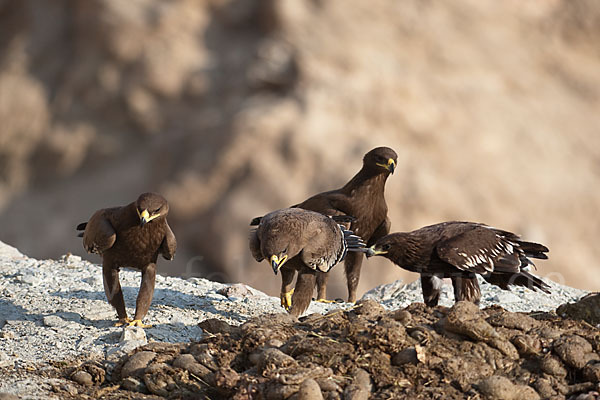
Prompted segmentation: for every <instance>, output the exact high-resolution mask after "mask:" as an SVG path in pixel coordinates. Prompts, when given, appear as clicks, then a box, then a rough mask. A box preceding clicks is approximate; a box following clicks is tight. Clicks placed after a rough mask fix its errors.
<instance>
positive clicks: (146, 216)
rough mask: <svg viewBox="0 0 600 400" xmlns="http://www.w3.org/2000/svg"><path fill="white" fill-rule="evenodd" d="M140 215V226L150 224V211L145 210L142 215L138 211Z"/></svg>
mask: <svg viewBox="0 0 600 400" xmlns="http://www.w3.org/2000/svg"><path fill="white" fill-rule="evenodd" d="M138 215H139V216H140V226H144V225H146V224H147V223H148V222H150V214H148V210H144V211H142V212H141V213H140V212H139V211H138Z"/></svg>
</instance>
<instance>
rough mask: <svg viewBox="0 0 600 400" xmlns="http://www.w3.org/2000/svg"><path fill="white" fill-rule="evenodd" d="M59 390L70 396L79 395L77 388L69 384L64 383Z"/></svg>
mask: <svg viewBox="0 0 600 400" xmlns="http://www.w3.org/2000/svg"><path fill="white" fill-rule="evenodd" d="M61 389H62V390H64V391H65V392H67V393H69V394H70V395H71V396H75V395H77V394H78V393H79V391H78V390H77V388H76V387H75V386H74V385H71V384H70V383H65V384H64V385H62V386H61Z"/></svg>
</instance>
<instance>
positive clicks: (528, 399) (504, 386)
mask: <svg viewBox="0 0 600 400" xmlns="http://www.w3.org/2000/svg"><path fill="white" fill-rule="evenodd" d="M477 387H478V388H479V391H481V393H483V394H484V395H486V396H487V397H488V398H490V399H497V400H538V399H539V398H540V396H539V395H538V394H537V392H536V391H535V390H533V388H531V387H529V386H525V385H515V384H513V383H512V382H511V381H510V379H508V378H506V377H504V376H499V375H492V376H490V377H487V378H485V379H483V380H482V381H481V382H479V383H478V384H477Z"/></svg>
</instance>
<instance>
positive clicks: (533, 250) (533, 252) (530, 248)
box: [519, 241, 550, 260]
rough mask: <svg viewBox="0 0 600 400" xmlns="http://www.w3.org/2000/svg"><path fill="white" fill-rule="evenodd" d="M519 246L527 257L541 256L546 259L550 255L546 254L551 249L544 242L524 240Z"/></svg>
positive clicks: (540, 257)
mask: <svg viewBox="0 0 600 400" xmlns="http://www.w3.org/2000/svg"><path fill="white" fill-rule="evenodd" d="M519 247H520V248H521V250H523V252H524V253H525V255H527V257H532V258H539V259H541V260H546V259H547V258H548V255H547V254H545V253H547V252H549V251H550V250H549V249H548V248H547V247H546V246H544V245H543V244H539V243H534V242H523V241H519Z"/></svg>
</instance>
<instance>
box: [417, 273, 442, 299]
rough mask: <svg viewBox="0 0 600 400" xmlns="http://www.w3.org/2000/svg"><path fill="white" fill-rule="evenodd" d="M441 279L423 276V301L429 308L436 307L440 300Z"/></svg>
mask: <svg viewBox="0 0 600 400" xmlns="http://www.w3.org/2000/svg"><path fill="white" fill-rule="evenodd" d="M441 284H442V282H441V280H440V278H438V277H436V276H434V275H426V274H421V289H422V290H423V301H424V302H425V304H427V306H429V307H435V306H437V305H438V301H439V300H440V289H441Z"/></svg>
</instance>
